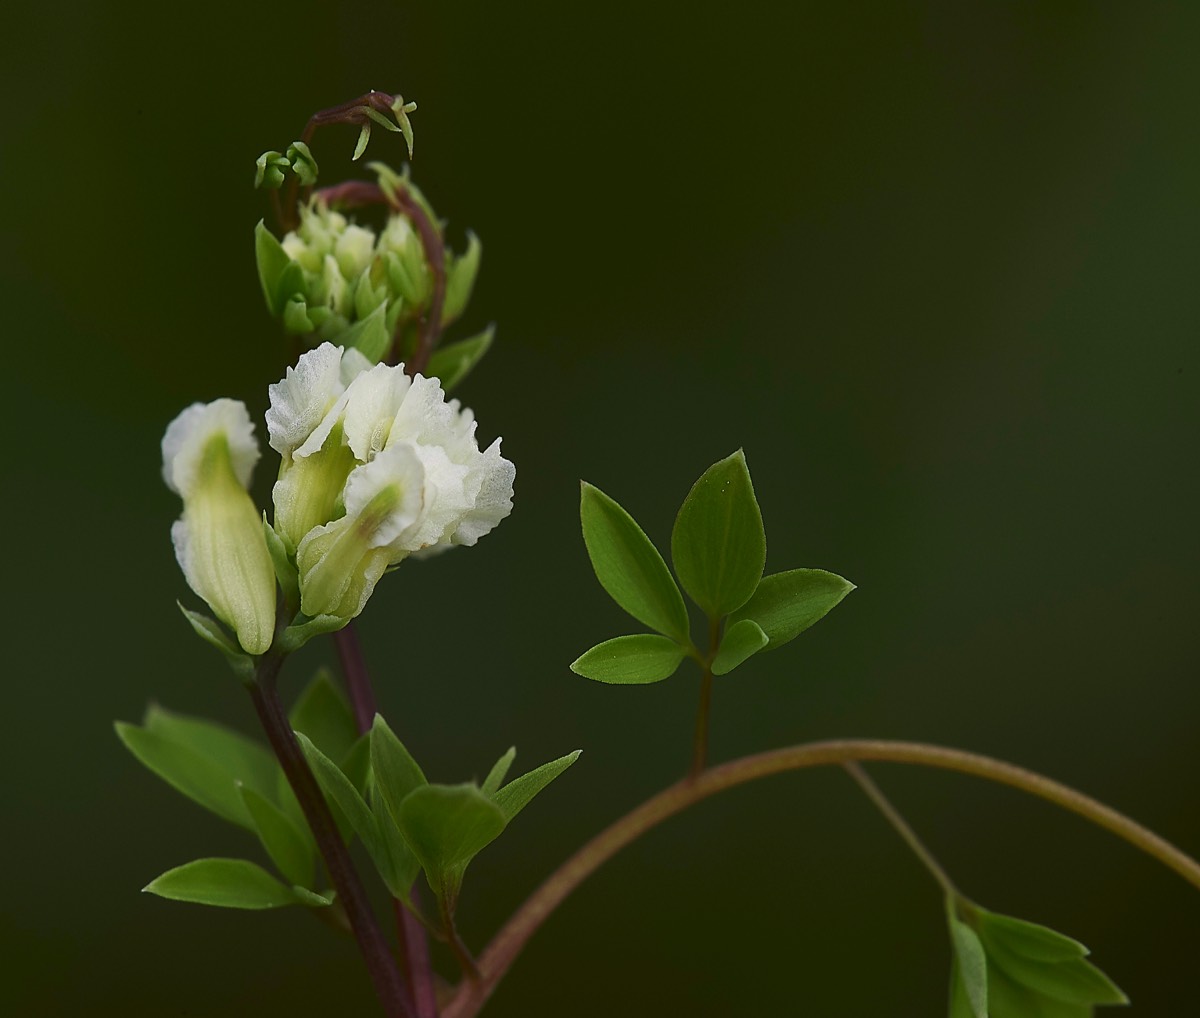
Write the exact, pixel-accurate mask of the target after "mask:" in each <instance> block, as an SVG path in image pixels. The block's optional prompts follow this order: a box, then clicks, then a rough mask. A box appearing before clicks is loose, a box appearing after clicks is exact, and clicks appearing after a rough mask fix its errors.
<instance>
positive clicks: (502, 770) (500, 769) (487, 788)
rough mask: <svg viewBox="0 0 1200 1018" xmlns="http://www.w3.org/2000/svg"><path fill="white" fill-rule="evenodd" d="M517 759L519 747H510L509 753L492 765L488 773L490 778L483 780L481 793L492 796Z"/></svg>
mask: <svg viewBox="0 0 1200 1018" xmlns="http://www.w3.org/2000/svg"><path fill="white" fill-rule="evenodd" d="M516 757H517V747H516V746H509V747H508V752H507V753H505V754H504V756H502V757H501V758H500V759H499V760H497V761H496V762H495V764H493V765H492V769H491V770H490V771H488V776H487V777H486V778H484V779H483V784H482V785H481V786H480V791H482V792H483V794H484V795H492V794H493V793H494V792H495V791H496V789H497V788H499V787H500V785H501V784H502V783H503V782H504V778H505V776H506V775H507V774H508V769H509V768H510V767H511V766H512V762H513V760H515V759H516Z"/></svg>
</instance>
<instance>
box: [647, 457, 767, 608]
mask: <svg viewBox="0 0 1200 1018" xmlns="http://www.w3.org/2000/svg"><path fill="white" fill-rule="evenodd" d="M766 558H767V539H766V534H765V533H764V531H763V523H762V512H761V511H760V510H759V507H758V500H757V499H756V498H755V497H754V485H753V484H752V483H751V481H750V471H749V469H748V468H747V467H746V457H745V455H744V454H743V452H742V450H741V449H738V450H737V452H735V453H733V454H732V455H731V456H727V457H726V458H725V459H723V460H719V461H718V462H716V463H714V464H713V465H712V466H711V467H709V468H708V469H707V470H706V471H704V473H703V474H702V475H701V476H700V479H699V480H698V481H697V482H696V483H695V484H694V485H693V486H692V490H691V491H689V492H688V495H687V498H685V499H684V501H683V505H682V506H680V508H679V515H678V516H676V518H675V527H674V529H673V530H672V531H671V559H672V561H673V562H674V564H675V574H676V575H677V576H678V577H679V582H680V583H681V584H682V585H683V589H684V590H685V591H687V593H688V596H689V597H690V598H691V599H692V600H693V601H695V602H696V604H698V605H699V606H700V607H701V608H702V609H703V610H704V612H705V614H706V615H708V616H709V618H713V619H715V618H720V617H721V616H722V615H727V614H729V613H730V612H732V611H736V610H737V609H738V608H740V607H741V606H742V605H743V604H745V603H746V601H748V600H749V599H750V595H751V594H753V593H754V589H755V588H756V587H757V586H758V581H759V580H760V579H761V578H762V573H763V566H764V565H765V564H766Z"/></svg>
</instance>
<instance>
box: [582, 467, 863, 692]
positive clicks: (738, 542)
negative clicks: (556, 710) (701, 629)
mask: <svg viewBox="0 0 1200 1018" xmlns="http://www.w3.org/2000/svg"><path fill="white" fill-rule="evenodd" d="M579 511H580V520H581V522H582V525H583V539H584V543H585V544H586V545H587V550H588V555H589V557H590V558H591V561H592V568H593V569H594V570H595V572H596V578H597V579H598V580H599V581H600V585H601V586H602V587H603V588H604V589H605V590H606V591H607V592H608V594H609V596H611V597H612V599H613V600H614V601H616V602H617V604H618V605H620V606H621V607H622V608H624V609H625V611H627V612H628V613H629V614H630V615H632V616H633V617H634V618H635V619H637V620H638V621H639V622H642V623H644V624H645V625H647V626H649V627H650V628H651V629H653V630H655V632H656V633H658V634H660V635H653V634H649V633H645V634H639V635H635V636H619V637H617V638H616V639H612V640H607V641H605V642H604V643H601V644H599V645H598V646H595V647H593V648H592V649H591V650H589V651H588V652H587V653H585V654H583V655H582V656H581V657H579V658H578V659H577V660H576V661H574V662H573V663H572V665H571V669H572V670H573V671H575V672H576V673H578V674H580V675H583V676H585V677H586V678H589V679H596V680H597V681H600V682H610V683H647V682H658V681H659V680H661V679H665V678H667V677H669V676H670V675H672V674H674V672H675V670H676V669H677V668H678V667H679V664H680V662H681V661H682V660H683V659H684V658H685V657H692V658H694V659H695V660H696V661H697V662H699V663H700V664H701V666H702V667H705V668H711V671H712V673H713V674H714V675H724V674H726V673H728V672H731V671H733V669H735V668H737V667H738V665H740V664H742V663H743V662H744V661H746V660H747V659H748V658H750V657H752V656H753V655H754V654H757V653H758V652H759V651H762V650H774V649H775V648H776V647H781V646H783V644H785V643H787V642H788V641H789V640H792V639H794V638H795V637H797V636H799V635H800V633H802V632H803V631H804V630H805V629H807V628H808V627H809V626H811V625H813V623H815V622H817V621H818V620H819V619H821V618H823V617H824V616H825V615H826V614H827V613H828V612H829V611H830V610H832V609H833V608H834V607H835V606H836V605H837V604H838V602H840V601H841V600H842V598H844V597H845V596H846V595H847V594H848V593H849V592H850V591H851V590H853V589H854V585H853V584H852V583H850V582H848V581H847V580H844V579H842V577H840V576H837V575H836V574H834V573H829V572H826V571H824V570H822V569H793V570H790V571H789V572H784V573H776V574H773V575H771V576H766V577H764V576H763V568H764V566H765V564H766V556H767V541H766V534H765V533H764V531H763V523H762V513H761V512H760V510H759V507H758V501H757V500H756V499H755V497H754V487H753V485H752V484H751V481H750V472H749V470H748V469H747V467H746V458H745V456H744V455H743V453H742V451H741V450H740V449H739V450H738V451H737V452H735V453H734V454H733V455H732V456H729V457H727V458H725V459H723V460H720V461H719V462H717V463H714V464H713V465H712V466H711V467H709V468H708V470H706V471H705V472H704V474H703V475H702V476H701V477H700V479H699V480H698V481H697V482H696V483H695V485H693V487H692V490H691V491H690V492H689V493H688V496H687V498H686V499H684V502H683V505H682V506H681V507H680V509H679V514H678V516H677V517H676V519H675V527H674V529H673V531H672V533H671V558H672V560H673V562H674V565H675V572H676V574H677V575H678V577H679V584H681V585H682V586H683V589H684V590H685V591H687V594H688V596H689V597H690V598H691V599H692V601H694V602H695V603H696V604H697V605H698V606H699V607H700V608H701V609H702V610H703V612H704V614H705V615H706V616H707V618H708V620H709V633H710V640H709V647H708V649H707V652H706V653H702V652H701V651H700V650H698V649H697V648H696V646H695V644H694V643H693V642H692V639H691V623H690V620H689V618H688V611H687V608H686V606H685V605H684V601H683V595H682V593H681V592H680V589H679V584H676V582H675V580H674V579H673V578H672V576H671V573H670V571H669V570H668V569H667V565H666V562H664V561H663V557H662V555H660V554H659V552H658V549H656V548H655V547H654V545H653V544H652V543H651V541H650V539H649V538H648V537H647V536H646V534H645V533H644V532H643V531H642V529H641V527H639V526H638V524H637V523H636V522H635V521H634V519H633V517H631V516H630V515H629V514H628V513H627V512H626V511H625V510H624V509H622V508H621V506H620V505H618V504H617V503H616V502H615V501H613V500H612V499H611V498H609V497H608V496H607V495H605V494H604V492H602V491H601V490H600V489H599V488H595V487H593V486H592V485H590V484H587V483H586V482H584V484H583V487H582V493H581V497H580V510H579ZM722 622H724V626H723V629H722Z"/></svg>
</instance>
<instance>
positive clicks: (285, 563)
mask: <svg viewBox="0 0 1200 1018" xmlns="http://www.w3.org/2000/svg"><path fill="white" fill-rule="evenodd" d="M262 521H263V534H265V535H266V538H267V553H268V554H269V555H270V556H271V565H272V566H273V567H274V569H275V579H276V580H278V581H279V589H280V590H282V591H283V599H284V603H285V604H287V605H289V606H291V607H295V606H296V605H298V604H299V603H300V574H299V573H298V572H297V571H296V563H295V562H293V561H292V555H291V554H289V552H288V546H287V542H286V541H285V540H284V539H283V538H282V537H281V536H280V535H279V533H278V531H276V529H275V528H274V527H273V526H271V524H270V523H268V522H267V513H266V510H264V511H263V516H262Z"/></svg>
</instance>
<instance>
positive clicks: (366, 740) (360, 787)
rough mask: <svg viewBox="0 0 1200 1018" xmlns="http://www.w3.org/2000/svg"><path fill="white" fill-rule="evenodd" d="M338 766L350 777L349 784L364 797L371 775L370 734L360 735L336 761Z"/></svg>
mask: <svg viewBox="0 0 1200 1018" xmlns="http://www.w3.org/2000/svg"><path fill="white" fill-rule="evenodd" d="M338 767H340V768H341V771H342V773H343V774H345V775H346V777H348V778H349V779H350V784H352V785H353V786H354V790H355V791H356V792H358V794H359V795H361V796H362V797H363V798H364V799H365V798H366V797H367V786H368V784H369V783H370V777H371V734H370V733H369V732H368V733H367V734H365V735H360V736H359V737H358V738H357V739H355V740H354V744H353V745H352V746H351V747H350V748H349V749H348V750H346V755H345V756H343V757H342V759H341V760H339V761H338Z"/></svg>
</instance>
